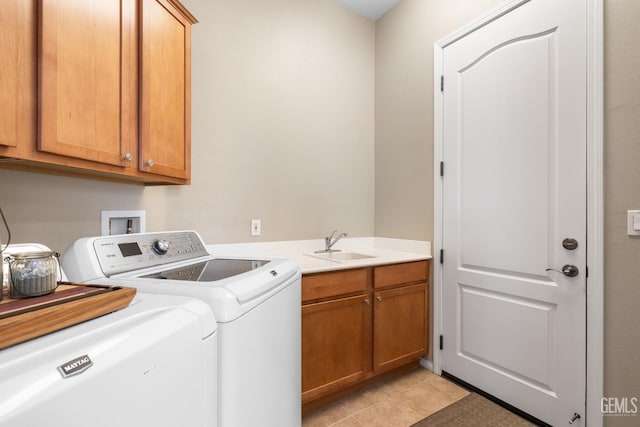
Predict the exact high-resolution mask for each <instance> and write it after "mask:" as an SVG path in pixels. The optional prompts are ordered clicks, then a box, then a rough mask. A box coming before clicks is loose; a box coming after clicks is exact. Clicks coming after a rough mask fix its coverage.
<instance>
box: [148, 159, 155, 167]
mask: <svg viewBox="0 0 640 427" xmlns="http://www.w3.org/2000/svg"><path fill="white" fill-rule="evenodd" d="M146 165H147V166H149V167H151V166H153V165H155V162H154V161H153V160H151V159H149V160H147V163H146Z"/></svg>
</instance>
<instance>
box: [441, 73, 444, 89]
mask: <svg viewBox="0 0 640 427" xmlns="http://www.w3.org/2000/svg"><path fill="white" fill-rule="evenodd" d="M440 92H444V75H442V76H440Z"/></svg>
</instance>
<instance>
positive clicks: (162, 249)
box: [153, 240, 169, 255]
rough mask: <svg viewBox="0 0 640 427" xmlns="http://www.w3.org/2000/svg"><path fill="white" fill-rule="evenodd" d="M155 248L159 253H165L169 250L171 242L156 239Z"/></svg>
mask: <svg viewBox="0 0 640 427" xmlns="http://www.w3.org/2000/svg"><path fill="white" fill-rule="evenodd" d="M153 250H154V251H155V253H157V254H158V255H164V254H166V253H167V252H168V251H169V242H167V241H166V240H156V241H154V242H153Z"/></svg>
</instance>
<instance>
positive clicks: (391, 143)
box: [375, 0, 640, 426]
mask: <svg viewBox="0 0 640 427" xmlns="http://www.w3.org/2000/svg"><path fill="white" fill-rule="evenodd" d="M499 3H500V1H492V0H485V1H482V2H477V1H473V2H471V1H466V0H455V1H447V2H439V1H432V0H402V1H401V2H400V4H399V5H398V6H397V7H396V8H395V9H394V10H392V11H391V12H390V13H388V14H387V15H385V16H384V17H383V18H381V19H380V20H379V21H378V23H377V26H376V210H375V230H376V235H378V236H391V237H411V238H422V239H429V240H431V239H432V236H433V217H432V210H433V196H432V188H433V179H432V177H433V167H432V164H433V157H432V150H433V137H432V135H433V123H432V114H433V111H432V106H433V94H432V88H431V84H432V83H431V82H432V79H433V63H432V56H433V55H432V46H433V43H434V41H436V40H437V39H439V38H441V37H443V36H445V35H446V34H447V33H449V32H451V31H453V30H455V29H456V28H457V27H459V26H461V25H462V24H465V23H467V22H468V21H470V20H471V19H473V18H475V17H477V16H479V15H481V14H483V13H484V12H486V11H487V10H489V9H490V7H491V6H493V5H496V4H499ZM604 3H605V40H604V42H605V81H604V86H605V105H604V108H605V142H604V146H605V176H604V178H605V232H606V238H605V248H604V249H605V258H606V259H605V301H604V306H605V352H604V353H605V371H604V372H605V390H604V395H605V396H608V397H639V398H640V369H639V366H638V363H639V362H640V358H639V356H638V354H639V353H640V332H639V331H640V310H639V309H638V307H640V269H639V268H638V265H639V264H640V239H639V238H630V237H628V236H627V235H626V210H627V209H640V167H639V166H638V165H640V2H638V1H636V0H605V1H604ZM445 7H446V10H445ZM639 417H640V415H638V416H636V417H609V418H605V425H607V426H627V425H628V426H632V425H633V426H636V425H638V423H639V422H640V418H639Z"/></svg>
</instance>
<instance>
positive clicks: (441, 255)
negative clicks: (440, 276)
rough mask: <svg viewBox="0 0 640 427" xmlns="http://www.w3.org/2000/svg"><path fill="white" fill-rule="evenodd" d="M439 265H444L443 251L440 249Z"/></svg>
mask: <svg viewBox="0 0 640 427" xmlns="http://www.w3.org/2000/svg"><path fill="white" fill-rule="evenodd" d="M440 264H444V249H440Z"/></svg>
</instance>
